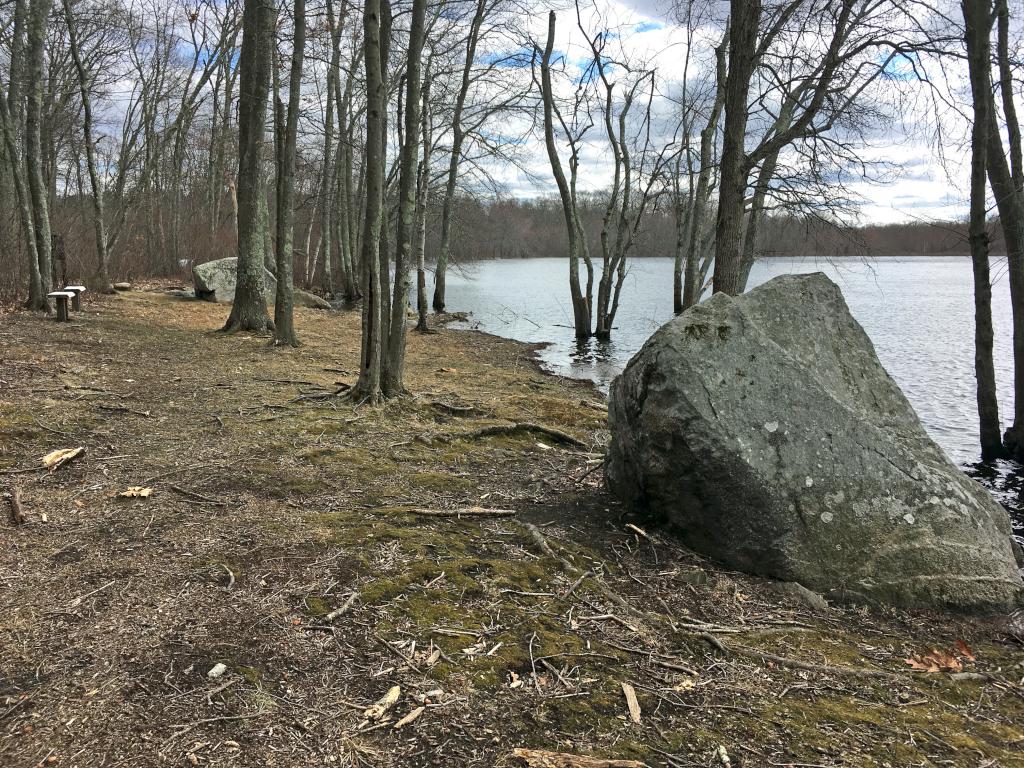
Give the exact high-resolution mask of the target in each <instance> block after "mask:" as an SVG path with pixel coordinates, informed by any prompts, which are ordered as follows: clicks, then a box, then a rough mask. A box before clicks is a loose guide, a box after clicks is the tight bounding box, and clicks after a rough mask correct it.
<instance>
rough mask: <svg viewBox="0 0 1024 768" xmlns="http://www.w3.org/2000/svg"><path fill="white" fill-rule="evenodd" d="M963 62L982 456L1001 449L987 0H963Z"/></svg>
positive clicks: (997, 453) (987, 457)
mask: <svg viewBox="0 0 1024 768" xmlns="http://www.w3.org/2000/svg"><path fill="white" fill-rule="evenodd" d="M962 10H963V14H964V24H965V33H964V38H965V42H966V44H967V65H968V71H969V73H970V79H971V95H972V97H973V101H974V125H973V127H972V129H971V221H970V242H971V264H972V267H973V272H974V372H975V377H976V380H977V400H978V424H979V435H980V439H981V458H982V460H983V461H989V460H991V459H995V458H998V457H999V456H1002V455H1003V454H1004V453H1005V451H1004V449H1003V443H1002V439H1001V435H1000V428H999V401H998V399H997V396H996V372H995V365H994V363H993V357H992V348H993V330H992V282H991V276H990V274H989V262H988V245H989V243H988V227H987V222H986V204H987V201H986V194H985V193H986V187H985V166H986V154H987V142H988V125H989V121H990V114H991V111H992V108H993V104H992V92H991V90H990V88H989V68H990V65H989V48H990V46H989V33H990V31H991V26H992V25H991V16H990V14H989V0H964V2H963V5H962Z"/></svg>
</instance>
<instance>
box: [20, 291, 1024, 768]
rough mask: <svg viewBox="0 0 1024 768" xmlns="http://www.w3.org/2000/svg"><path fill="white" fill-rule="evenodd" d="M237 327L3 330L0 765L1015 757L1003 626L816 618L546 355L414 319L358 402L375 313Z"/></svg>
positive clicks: (200, 311)
mask: <svg viewBox="0 0 1024 768" xmlns="http://www.w3.org/2000/svg"><path fill="white" fill-rule="evenodd" d="M226 311H227V309H226V307H224V306H217V305H213V304H208V303H203V302H197V301H182V300H179V299H174V298H171V297H169V296H166V295H163V294H161V293H158V292H132V293H125V294H120V295H118V296H115V297H105V296H104V297H97V296H93V297H92V298H91V300H89V301H88V303H87V304H86V307H85V311H84V312H83V313H80V314H77V315H76V316H75V317H74V318H73V322H71V323H66V324H59V325H58V324H56V323H54V322H53V321H52V319H47V318H45V317H42V316H39V315H34V314H29V313H21V312H19V313H14V314H11V315H7V316H4V317H2V318H0V345H2V348H3V350H4V354H3V359H2V360H0V473H2V474H0V489H2V490H12V491H13V490H14V489H17V498H18V504H17V506H18V510H19V514H20V515H21V516H22V517H23V518H24V522H23V523H20V524H15V523H14V522H13V521H11V520H9V519H8V517H7V509H6V507H7V504H6V502H5V504H4V509H3V510H2V511H3V513H4V519H3V521H2V522H0V526H3V547H2V549H0V605H2V610H0V729H2V737H0V764H3V765H11V766H33V765H36V764H38V763H40V762H41V761H43V762H44V764H45V761H47V760H49V759H50V758H56V764H57V765H65V764H66V765H80V766H94V765H95V766H100V765H113V764H116V763H119V762H120V763H122V764H127V765H149V764H160V763H162V762H166V763H167V764H169V765H190V764H191V765H230V766H254V767H255V766H268V765H288V766H323V765H328V764H331V765H339V766H356V765H364V766H366V765H369V766H495V765H506V766H515V765H523V764H526V763H525V762H524V761H525V758H523V757H514V756H513V750H516V749H520V750H522V751H521V752H520V755H524V754H528V753H530V751H531V750H548V751H551V752H560V753H568V754H575V755H586V756H590V757H596V758H616V759H619V760H634V761H639V762H642V763H644V764H647V765H652V766H654V765H666V766H689V765H712V764H717V765H722V764H725V763H724V762H723V761H724V757H723V756H727V757H728V760H729V764H731V765H733V766H743V765H747V766H763V765H801V764H803V765H821V766H831V765H844V766H878V765H890V766H904V765H912V764H943V765H956V766H978V765H1003V766H1013V765H1022V764H1024V761H1022V759H1021V757H1020V755H1021V750H1022V748H1024V727H1022V723H1024V685H1022V678H1024V652H1022V649H1021V646H1020V644H1019V643H1017V642H1016V641H1015V640H1013V639H1012V638H1010V637H1009V636H1008V635H1007V634H1006V632H1005V625H1004V623H1003V622H1000V621H998V620H987V619H970V618H962V617H950V616H945V615H938V614H932V613H926V612H908V611H895V610H888V609H886V610H868V609H864V608H850V607H832V608H831V609H830V610H828V611H824V612H818V611H816V610H815V609H812V608H809V607H807V605H805V603H804V602H803V601H802V600H801V599H800V593H799V592H794V591H783V592H780V591H779V589H778V587H777V585H776V584H774V583H772V582H769V581H766V580H762V579H756V578H752V577H748V576H744V575H742V574H737V573H734V572H728V571H725V570H723V569H720V568H717V567H716V566H715V565H714V564H713V563H711V562H708V561H707V560H705V559H703V558H701V557H699V556H698V555H695V554H694V553H692V552H690V551H688V550H686V549H685V548H683V547H682V546H680V545H679V544H677V543H676V542H675V541H674V540H673V539H672V538H671V535H670V534H668V533H667V532H664V531H660V530H658V529H657V528H656V527H655V526H653V525H652V524H650V523H649V522H648V521H643V520H638V519H635V518H629V517H626V516H624V513H623V511H622V509H621V507H620V506H619V505H618V504H617V502H616V501H615V500H614V499H613V498H612V497H611V496H609V495H608V494H606V493H605V492H604V491H603V489H602V478H601V464H600V458H601V455H602V452H603V450H604V445H605V441H606V439H607V432H606V430H605V426H604V422H605V414H604V413H603V412H602V408H601V404H600V403H599V402H595V401H598V400H600V396H599V395H597V394H596V393H595V391H594V390H593V388H592V387H591V386H590V385H588V384H584V383H581V382H573V381H568V380H565V379H558V378H554V377H549V376H545V375H543V374H542V373H541V372H540V371H539V370H538V369H537V367H536V366H535V364H534V362H533V359H532V348H531V347H528V346H526V345H523V344H518V343H515V342H511V341H506V340H502V339H497V338H495V337H491V336H486V335H484V334H479V333H472V332H464V331H453V330H447V329H441V330H440V332H439V333H437V334H430V335H424V334H416V333H410V334H409V340H408V344H409V346H408V352H407V367H406V374H405V383H406V386H407V387H408V388H409V390H410V391H411V392H412V393H413V394H412V395H411V396H409V397H402V398H397V399H394V400H389V401H387V402H386V403H384V404H383V405H380V406H373V407H370V406H359V405H357V404H355V403H351V402H344V401H343V400H342V399H341V398H340V397H336V396H334V395H335V393H336V392H337V391H339V386H340V384H339V382H343V383H345V384H352V383H353V382H354V381H355V373H356V371H357V366H358V355H359V317H358V315H357V314H356V313H345V314H337V313H325V312H316V311H311V310H304V309H297V310H296V326H297V330H298V335H299V338H300V340H301V341H302V344H303V345H302V346H301V347H299V348H294V349H293V348H280V347H279V348H274V347H272V346H271V345H270V338H269V337H268V336H257V335H252V334H245V333H238V334H233V335H225V334H220V333H216V332H215V331H214V329H216V328H218V327H219V326H220V325H222V324H223V322H224V315H225V314H226ZM79 446H81V447H84V448H85V449H86V451H85V453H84V454H82V455H81V456H80V457H79V458H77V459H76V460H75V461H72V462H67V463H65V464H64V465H62V466H60V467H58V468H57V469H55V470H53V471H52V472H49V471H45V470H43V469H41V468H39V467H41V464H40V457H41V456H43V455H44V454H47V453H49V452H51V451H53V450H55V449H60V448H75V447H79ZM145 488H151V489H152V493H151V495H149V496H142V495H139V493H140V490H139V489H145ZM128 489H133V490H135V494H134V495H129V496H123V495H122V494H123V493H124V492H126V491H127V490H128ZM479 509H483V510H497V511H498V512H500V514H499V513H498V512H496V513H494V514H486V513H485V512H473V511H472V510H479ZM509 510H513V511H514V512H515V514H514V515H509V514H507V512H508V511H509ZM438 513H440V514H438ZM933 649H934V650H936V651H938V653H937V654H935V655H931V654H930V652H931V651H932V650H933ZM907 659H911V660H913V661H914V662H915V664H916V665H918V666H921V667H923V668H925V669H929V668H931V667H935V668H936V670H937V671H932V672H924V671H917V672H915V671H914V670H913V668H912V665H910V664H908V663H907V661H906V660H907ZM218 665H223V669H221V668H220V667H218ZM213 672H216V673H217V674H214V675H212V676H211V673H213ZM394 686H399V688H400V692H399V694H398V697H397V699H395V700H394V701H393V702H392V703H390V704H387V705H386V706H385V705H384V704H381V705H380V706H381V707H383V712H381V713H380V714H378V712H377V711H372V712H369V713H368V712H367V711H366V710H368V709H371V706H372V705H374V704H375V703H378V704H380V702H382V700H385V699H386V697H385V694H386V693H387V692H388V691H389V689H392V688H393V687H394ZM627 691H631V692H632V697H633V698H635V701H633V700H632V699H631V695H630V694H629V693H627ZM634 704H635V705H636V709H635V710H634V708H633V705H634ZM379 708H380V707H379ZM379 708H378V709H379ZM420 708H422V710H421V711H420V712H419V714H415V715H414V713H415V712H416V711H417V710H420ZM410 718H411V719H410ZM637 721H638V722H637Z"/></svg>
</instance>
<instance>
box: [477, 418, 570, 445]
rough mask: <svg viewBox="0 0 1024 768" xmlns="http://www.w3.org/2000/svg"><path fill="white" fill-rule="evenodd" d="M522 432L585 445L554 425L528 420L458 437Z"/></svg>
mask: <svg viewBox="0 0 1024 768" xmlns="http://www.w3.org/2000/svg"><path fill="white" fill-rule="evenodd" d="M523 432H534V433H536V434H538V435H544V436H546V437H548V438H550V439H552V440H554V441H555V442H557V443H563V444H565V445H571V446H573V447H575V448H586V447H587V445H586V444H585V443H584V442H583V441H582V440H579V439H578V438H575V437H573V436H572V435H570V434H569V433H568V432H563V431H562V430H560V429H555V428H554V427H545V426H544V425H543V424H534V423H533V422H529V421H517V422H516V423H514V424H496V425H494V426H490V427H484V428H482V429H476V430H473V431H472V432H467V433H466V434H464V435H459V437H460V438H462V439H464V440H472V439H476V438H480V437H495V436H508V435H518V434H521V433H523Z"/></svg>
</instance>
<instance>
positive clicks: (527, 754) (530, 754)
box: [512, 747, 647, 768]
mask: <svg viewBox="0 0 1024 768" xmlns="http://www.w3.org/2000/svg"><path fill="white" fill-rule="evenodd" d="M512 756H513V757H517V758H519V759H520V760H523V761H525V762H526V765H527V766H528V768H647V764H646V763H641V762H639V761H637V760H605V759H603V758H599V757H586V756H585V755H572V754H569V753H568V752H548V751H547V750H546V749H524V748H522V747H517V748H516V749H513V750H512Z"/></svg>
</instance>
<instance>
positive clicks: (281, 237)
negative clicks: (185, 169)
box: [65, 0, 306, 347]
mask: <svg viewBox="0 0 1024 768" xmlns="http://www.w3.org/2000/svg"><path fill="white" fill-rule="evenodd" d="M65 2H67V0H65ZM294 9H295V13H294V16H295V33H294V37H293V42H292V62H291V69H290V72H289V75H288V109H287V113H285V108H284V104H282V103H281V99H280V95H278V97H277V107H276V112H277V115H278V121H277V124H278V125H279V126H280V128H283V136H280V138H279V139H278V142H277V143H278V158H277V252H276V254H275V261H276V263H277V295H276V296H275V297H274V342H275V343H277V344H286V345H288V346H291V347H296V346H298V344H299V340H298V337H296V335H295V322H294V300H295V297H294V280H295V272H294V264H293V262H294V256H293V249H292V242H293V238H294V236H295V143H296V138H297V135H298V130H299V107H300V104H299V97H300V96H301V93H302V62H303V55H304V53H305V48H306V2H305V0H295V4H294ZM279 130H280V129H279Z"/></svg>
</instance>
